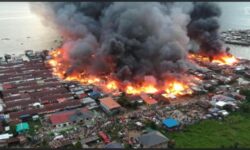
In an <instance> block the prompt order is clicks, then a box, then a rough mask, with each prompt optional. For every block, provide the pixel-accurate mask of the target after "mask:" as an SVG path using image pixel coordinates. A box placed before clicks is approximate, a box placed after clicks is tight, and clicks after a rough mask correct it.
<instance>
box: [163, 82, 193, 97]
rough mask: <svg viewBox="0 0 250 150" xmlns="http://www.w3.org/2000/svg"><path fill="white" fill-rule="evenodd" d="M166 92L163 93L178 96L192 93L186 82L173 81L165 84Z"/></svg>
mask: <svg viewBox="0 0 250 150" xmlns="http://www.w3.org/2000/svg"><path fill="white" fill-rule="evenodd" d="M165 92H166V94H163V96H165V97H171V96H179V95H185V94H192V93H193V92H192V90H191V89H190V88H189V86H188V85H187V84H184V83H181V82H178V81H173V82H171V83H169V84H167V86H166V88H165Z"/></svg>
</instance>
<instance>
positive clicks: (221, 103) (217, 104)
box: [215, 101, 227, 107]
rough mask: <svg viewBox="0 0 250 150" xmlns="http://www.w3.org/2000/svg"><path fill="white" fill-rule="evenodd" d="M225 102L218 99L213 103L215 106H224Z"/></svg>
mask: <svg viewBox="0 0 250 150" xmlns="http://www.w3.org/2000/svg"><path fill="white" fill-rule="evenodd" d="M226 104H227V103H226V102H224V101H218V102H216V103H215V105H216V106H219V107H223V106H225V105H226Z"/></svg>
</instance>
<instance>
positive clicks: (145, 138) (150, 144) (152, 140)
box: [135, 131, 169, 148]
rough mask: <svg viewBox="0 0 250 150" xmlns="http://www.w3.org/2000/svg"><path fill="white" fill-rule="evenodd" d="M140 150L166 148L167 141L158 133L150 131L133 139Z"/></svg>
mask: <svg viewBox="0 0 250 150" xmlns="http://www.w3.org/2000/svg"><path fill="white" fill-rule="evenodd" d="M135 140H136V141H137V142H138V143H139V144H140V145H141V147H142V148H167V147H168V141H169V139H168V138H167V137H165V136H164V135H163V134H161V133H160V132H159V131H151V132H149V133H146V134H143V135H141V136H139V137H137V138H136V139H135Z"/></svg>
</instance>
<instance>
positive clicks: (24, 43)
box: [0, 2, 57, 55]
mask: <svg viewBox="0 0 250 150" xmlns="http://www.w3.org/2000/svg"><path fill="white" fill-rule="evenodd" d="M29 37H30V38H29ZM3 38H8V39H9V40H3ZM56 38H57V35H56V32H55V31H53V30H52V29H50V28H48V27H46V26H44V25H42V23H41V22H40V20H39V18H38V17H37V16H36V15H34V14H32V13H31V12H30V9H29V3H28V2H0V55H3V54H5V53H8V54H13V53H23V51H24V50H27V49H33V50H42V49H51V48H52V47H53V46H54V45H55V44H54V40H55V39H56Z"/></svg>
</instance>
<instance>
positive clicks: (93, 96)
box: [89, 91, 101, 98]
mask: <svg viewBox="0 0 250 150" xmlns="http://www.w3.org/2000/svg"><path fill="white" fill-rule="evenodd" d="M89 96H90V97H92V98H99V97H100V96H101V94H100V92H98V91H93V92H90V93H89Z"/></svg>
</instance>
